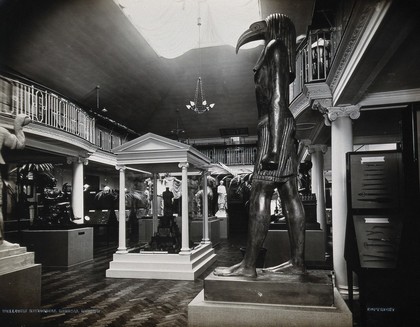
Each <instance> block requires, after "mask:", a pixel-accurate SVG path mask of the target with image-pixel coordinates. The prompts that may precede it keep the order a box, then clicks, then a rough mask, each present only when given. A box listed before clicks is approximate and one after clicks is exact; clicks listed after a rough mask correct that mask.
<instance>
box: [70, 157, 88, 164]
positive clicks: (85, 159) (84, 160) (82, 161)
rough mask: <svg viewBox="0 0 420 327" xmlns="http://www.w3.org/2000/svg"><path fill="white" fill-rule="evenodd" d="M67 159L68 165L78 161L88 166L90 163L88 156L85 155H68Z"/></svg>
mask: <svg viewBox="0 0 420 327" xmlns="http://www.w3.org/2000/svg"><path fill="white" fill-rule="evenodd" d="M66 161H67V164H68V165H70V164H72V163H76V162H77V163H81V164H84V165H85V166H86V165H87V164H88V163H89V160H88V158H85V157H67V158H66Z"/></svg>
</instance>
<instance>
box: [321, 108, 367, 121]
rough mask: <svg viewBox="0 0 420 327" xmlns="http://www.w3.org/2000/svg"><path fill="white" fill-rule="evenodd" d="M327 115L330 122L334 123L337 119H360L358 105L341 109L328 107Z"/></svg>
mask: <svg viewBox="0 0 420 327" xmlns="http://www.w3.org/2000/svg"><path fill="white" fill-rule="evenodd" d="M327 115H328V119H329V120H330V121H334V120H336V119H337V118H339V117H350V118H351V119H357V118H359V117H360V105H359V104H357V105H350V106H342V107H328V111H327Z"/></svg>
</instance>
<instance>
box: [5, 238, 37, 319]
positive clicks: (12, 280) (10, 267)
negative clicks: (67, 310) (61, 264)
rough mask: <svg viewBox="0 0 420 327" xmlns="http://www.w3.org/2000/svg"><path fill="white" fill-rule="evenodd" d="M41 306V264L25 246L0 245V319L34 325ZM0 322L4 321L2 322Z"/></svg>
mask: <svg viewBox="0 0 420 327" xmlns="http://www.w3.org/2000/svg"><path fill="white" fill-rule="evenodd" d="M40 307H41V265H39V264H34V253H33V252H26V248H25V247H20V246H19V245H13V246H12V247H7V248H2V247H0V308H1V312H0V321H1V322H2V323H3V324H4V326H16V325H17V326H25V325H30V326H32V325H37V324H38V323H39V322H40V314H39V313H38V312H37V309H39V308H40ZM2 326H3V325H2Z"/></svg>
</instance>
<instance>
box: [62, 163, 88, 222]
mask: <svg viewBox="0 0 420 327" xmlns="http://www.w3.org/2000/svg"><path fill="white" fill-rule="evenodd" d="M67 163H68V164H70V163H71V164H73V180H72V191H71V206H72V210H73V215H74V218H75V220H74V222H75V223H77V224H83V219H84V216H85V215H84V201H83V184H84V176H83V170H84V169H83V165H87V163H88V160H87V159H86V158H82V157H69V158H67Z"/></svg>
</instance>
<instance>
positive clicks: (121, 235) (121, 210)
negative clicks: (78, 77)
mask: <svg viewBox="0 0 420 327" xmlns="http://www.w3.org/2000/svg"><path fill="white" fill-rule="evenodd" d="M115 168H116V169H117V170H118V171H119V172H120V190H119V192H120V194H119V206H118V220H119V221H118V249H117V253H127V252H128V251H127V246H126V225H125V169H126V167H125V166H121V165H116V166H115Z"/></svg>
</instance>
